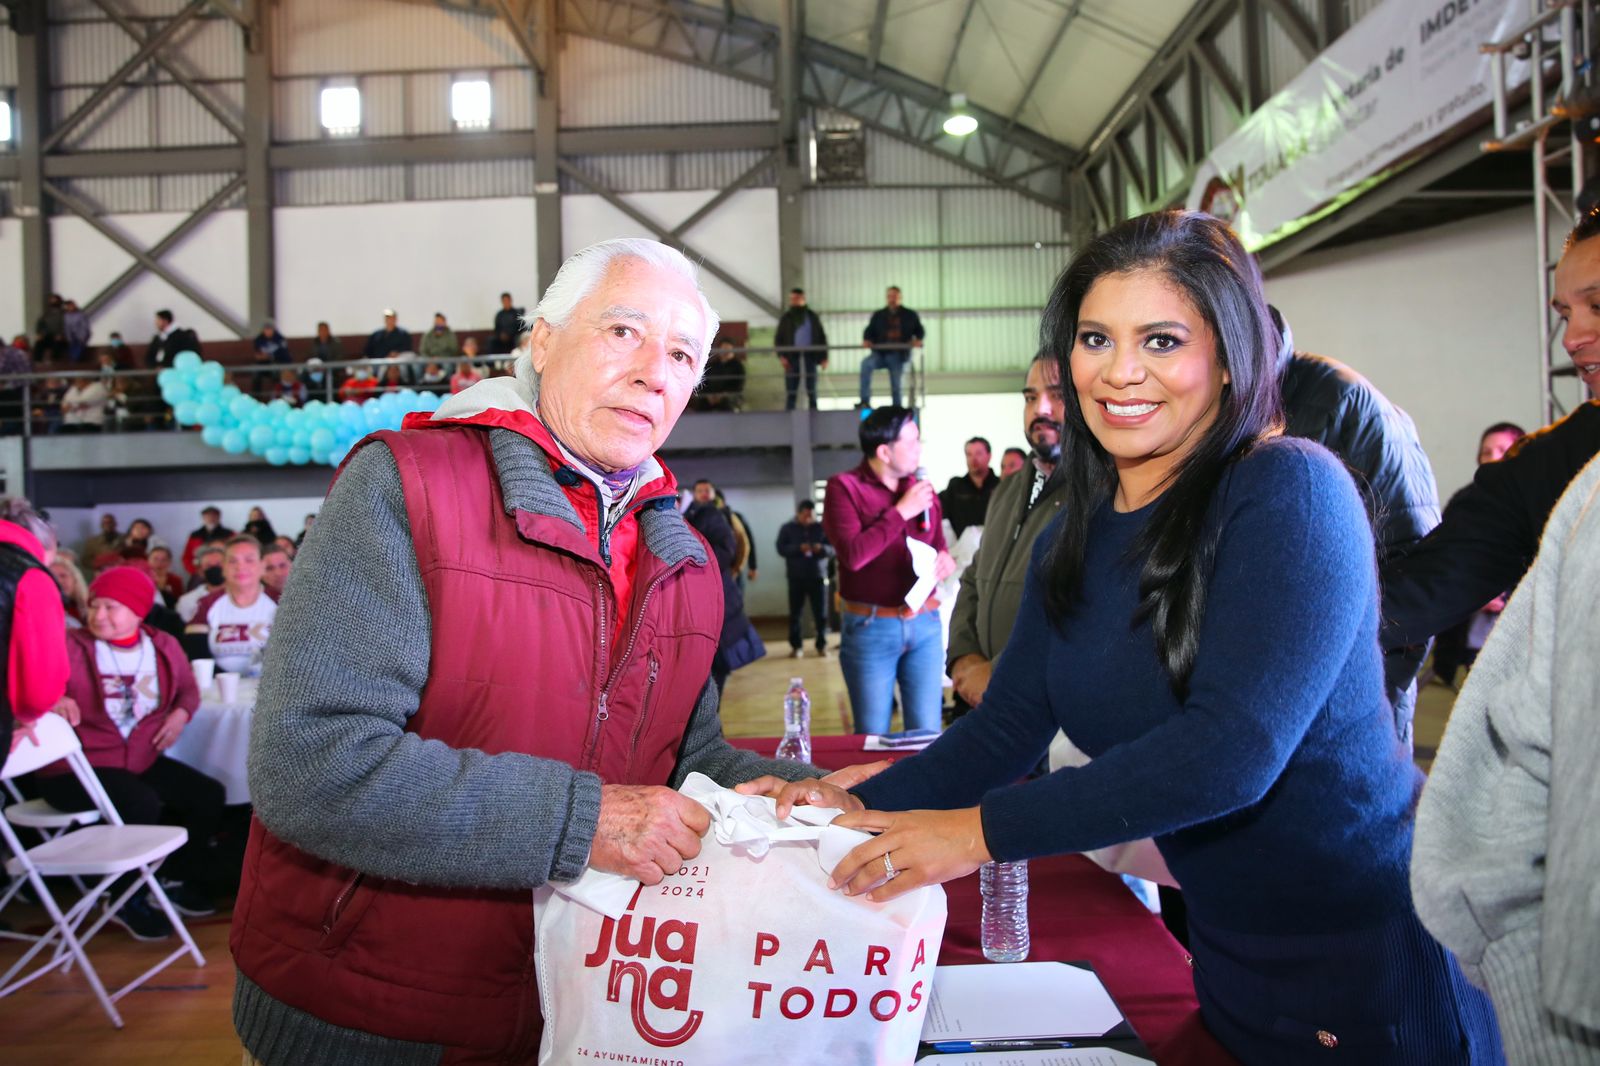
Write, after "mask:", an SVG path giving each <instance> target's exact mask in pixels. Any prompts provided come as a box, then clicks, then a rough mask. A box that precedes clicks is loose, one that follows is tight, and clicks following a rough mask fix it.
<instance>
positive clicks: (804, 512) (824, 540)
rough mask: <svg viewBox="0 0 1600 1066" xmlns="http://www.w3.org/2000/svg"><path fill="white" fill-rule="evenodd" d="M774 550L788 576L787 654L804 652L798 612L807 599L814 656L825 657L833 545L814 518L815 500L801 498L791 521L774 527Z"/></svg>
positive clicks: (800, 654)
mask: <svg viewBox="0 0 1600 1066" xmlns="http://www.w3.org/2000/svg"><path fill="white" fill-rule="evenodd" d="M778 554H779V555H781V556H783V558H784V570H785V571H786V573H787V574H788V577H789V657H790V658H792V659H798V658H800V657H801V656H802V655H803V654H804V652H802V651H801V645H802V643H803V641H802V639H801V628H800V616H801V615H802V614H804V613H805V607H806V603H807V602H808V601H809V602H810V604H811V618H812V621H813V623H814V624H815V626H816V630H817V658H819V659H826V658H827V657H828V619H827V615H826V614H825V613H824V609H823V604H824V603H826V602H827V573H828V560H829V559H830V558H832V557H833V546H832V545H830V544H829V543H828V537H827V535H826V534H825V533H823V532H822V524H821V523H819V522H818V521H817V505H816V504H814V503H812V502H811V501H810V500H801V501H800V503H799V505H798V506H796V507H795V511H794V521H792V522H785V523H784V524H783V528H782V529H780V530H778Z"/></svg>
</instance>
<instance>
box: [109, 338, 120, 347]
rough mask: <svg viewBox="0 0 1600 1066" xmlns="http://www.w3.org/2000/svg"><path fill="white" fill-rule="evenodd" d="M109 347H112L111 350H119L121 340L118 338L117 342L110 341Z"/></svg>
mask: <svg viewBox="0 0 1600 1066" xmlns="http://www.w3.org/2000/svg"><path fill="white" fill-rule="evenodd" d="M111 347H113V348H121V347H122V340H121V339H120V338H119V339H117V340H114V341H112V342H111Z"/></svg>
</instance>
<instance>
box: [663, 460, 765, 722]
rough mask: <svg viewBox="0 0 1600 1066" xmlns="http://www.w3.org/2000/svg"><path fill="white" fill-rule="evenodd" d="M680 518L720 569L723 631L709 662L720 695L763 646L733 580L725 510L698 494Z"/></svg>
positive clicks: (732, 539) (733, 551) (733, 550)
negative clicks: (702, 540) (730, 678)
mask: <svg viewBox="0 0 1600 1066" xmlns="http://www.w3.org/2000/svg"><path fill="white" fill-rule="evenodd" d="M705 484H710V482H705ZM683 519H684V521H685V522H688V523H689V524H690V525H691V526H693V527H694V529H695V531H696V532H697V533H699V534H700V535H701V536H702V537H704V538H705V539H706V543H707V544H709V545H711V554H712V555H713V556H715V557H716V560H717V568H718V569H719V570H721V571H722V633H721V636H720V637H719V639H718V640H717V655H716V658H715V659H713V660H712V661H711V679H712V680H713V681H715V682H716V684H717V693H718V695H721V693H722V688H723V686H724V685H726V684H727V683H728V675H729V674H731V673H733V672H734V671H735V670H737V669H739V667H741V666H747V665H749V664H750V663H752V662H754V661H755V660H756V659H759V658H761V656H762V655H765V654H766V648H765V647H764V646H763V647H761V648H760V650H759V652H758V651H757V649H756V647H755V644H756V643H758V642H759V638H758V637H756V636H755V635H754V634H755V630H754V629H753V628H752V627H751V625H750V619H749V617H748V616H746V615H745V613H744V591H743V590H742V589H741V588H740V587H739V584H738V582H737V581H736V580H735V576H736V573H737V571H736V570H735V564H736V563H737V562H738V559H739V541H738V538H737V537H736V536H735V535H734V532H733V525H732V523H731V521H730V520H729V518H728V515H727V512H726V511H725V510H724V509H723V508H722V507H719V506H717V502H716V500H714V499H709V500H702V499H700V498H699V497H698V494H697V495H696V497H695V499H693V500H692V501H691V502H690V504H689V506H688V508H687V509H686V510H685V511H684V512H683Z"/></svg>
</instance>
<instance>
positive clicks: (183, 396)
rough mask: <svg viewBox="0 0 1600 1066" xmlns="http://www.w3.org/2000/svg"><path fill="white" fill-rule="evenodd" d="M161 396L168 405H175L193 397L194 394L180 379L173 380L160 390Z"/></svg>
mask: <svg viewBox="0 0 1600 1066" xmlns="http://www.w3.org/2000/svg"><path fill="white" fill-rule="evenodd" d="M161 398H162V399H163V400H166V401H167V404H168V405H169V406H171V407H176V406H178V405H179V404H181V403H187V402H188V401H189V400H191V399H193V398H194V394H193V392H192V390H191V389H190V388H189V386H188V385H186V384H184V383H183V382H181V381H174V382H171V383H169V384H168V385H167V387H166V388H164V389H162V390H161Z"/></svg>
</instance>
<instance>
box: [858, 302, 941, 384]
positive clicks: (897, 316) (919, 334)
mask: <svg viewBox="0 0 1600 1066" xmlns="http://www.w3.org/2000/svg"><path fill="white" fill-rule="evenodd" d="M924 336H926V331H924V330H923V328H922V319H921V318H919V317H918V316H917V313H916V312H915V311H913V310H911V308H909V307H904V306H902V305H901V303H900V286H898V285H890V286H889V291H888V293H887V294H886V296H885V298H884V306H883V307H880V308H879V309H878V310H876V311H874V312H872V318H871V320H869V321H868V322H867V328H866V329H865V330H863V331H862V333H861V339H862V340H864V341H866V342H867V347H868V348H870V349H872V354H871V355H868V356H867V357H866V358H865V359H863V360H862V361H861V406H862V407H871V406H872V372H873V371H874V370H887V371H888V372H889V391H890V393H891V394H892V395H893V396H894V405H895V406H896V407H899V406H900V405H901V404H900V375H901V374H902V373H903V372H904V371H905V367H906V363H908V362H909V361H910V360H911V350H912V349H913V348H920V347H922V338H923V337H924Z"/></svg>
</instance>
